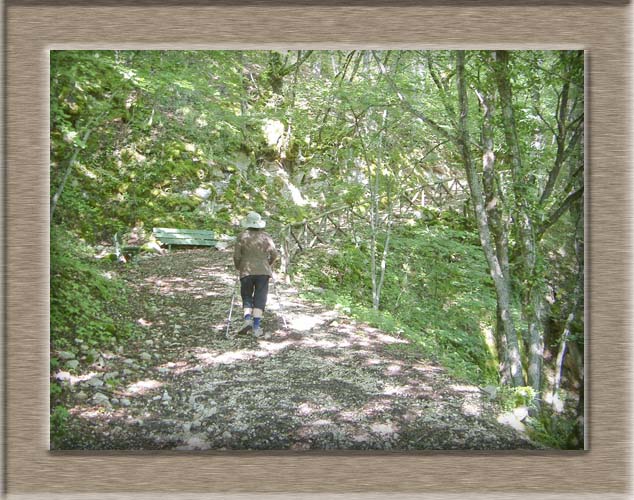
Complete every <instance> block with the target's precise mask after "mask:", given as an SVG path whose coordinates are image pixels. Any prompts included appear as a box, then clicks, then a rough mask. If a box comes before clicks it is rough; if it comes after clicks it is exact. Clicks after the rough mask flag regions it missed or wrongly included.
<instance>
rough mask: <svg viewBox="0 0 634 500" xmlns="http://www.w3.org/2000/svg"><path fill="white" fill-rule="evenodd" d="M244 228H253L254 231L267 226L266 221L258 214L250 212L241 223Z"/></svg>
mask: <svg viewBox="0 0 634 500" xmlns="http://www.w3.org/2000/svg"><path fill="white" fill-rule="evenodd" d="M240 224H241V225H242V227H246V228H249V227H251V228H253V229H262V228H263V227H264V226H266V221H264V220H262V217H261V216H260V214H259V213H257V212H249V213H248V214H247V216H246V217H245V218H244V219H242V222H241V223H240Z"/></svg>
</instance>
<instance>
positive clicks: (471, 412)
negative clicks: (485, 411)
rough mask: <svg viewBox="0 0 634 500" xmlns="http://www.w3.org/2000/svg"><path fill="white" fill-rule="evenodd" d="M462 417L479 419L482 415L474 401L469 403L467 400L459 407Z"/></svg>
mask: <svg viewBox="0 0 634 500" xmlns="http://www.w3.org/2000/svg"><path fill="white" fill-rule="evenodd" d="M461 410H462V413H463V415H466V416H468V417H479V416H480V414H481V413H482V407H481V405H479V404H478V403H477V402H476V401H469V400H468V399H467V400H465V401H463V403H462V407H461Z"/></svg>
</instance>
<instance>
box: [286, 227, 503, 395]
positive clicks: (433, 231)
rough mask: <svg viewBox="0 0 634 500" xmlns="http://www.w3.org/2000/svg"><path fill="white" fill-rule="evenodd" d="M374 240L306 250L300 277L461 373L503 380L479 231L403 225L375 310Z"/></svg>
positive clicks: (488, 380)
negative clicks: (490, 333)
mask: <svg viewBox="0 0 634 500" xmlns="http://www.w3.org/2000/svg"><path fill="white" fill-rule="evenodd" d="M367 239H368V238H367V235H365V236H364V238H362V239H361V242H360V243H358V244H354V243H353V242H350V241H348V242H342V243H341V244H340V245H339V248H338V251H337V252H334V251H327V250H323V251H313V252H311V253H310V254H305V255H302V256H301V258H300V260H299V261H298V262H297V263H296V265H295V268H294V269H295V276H296V278H297V279H299V280H301V281H303V282H304V283H305V284H307V285H311V286H317V287H322V288H326V289H327V290H328V292H327V293H322V294H316V295H315V298H316V299H319V300H324V301H326V302H328V303H329V304H330V305H338V306H339V307H340V308H341V309H342V310H343V311H344V312H346V313H349V314H352V315H353V316H355V317H357V318H359V319H361V320H363V321H366V322H368V323H370V324H372V325H374V326H378V327H381V328H383V329H385V330H386V331H389V332H396V333H398V334H402V335H403V336H405V337H407V338H410V339H411V340H412V341H413V342H415V343H416V344H418V345H419V346H420V347H421V348H422V349H423V350H424V351H425V352H426V353H427V355H429V356H432V357H433V358H434V359H437V360H440V361H442V362H443V363H444V364H445V365H446V366H448V367H449V368H450V369H451V370H452V373H453V374H454V375H456V376H458V377H460V378H463V379H466V380H471V381H474V382H477V383H483V384H485V383H492V382H496V381H497V369H496V363H495V362H494V358H493V356H492V353H491V351H490V349H489V347H488V346H487V344H486V342H485V339H484V333H483V329H484V328H490V327H491V324H492V322H493V320H494V317H493V315H494V312H495V296H494V291H493V288H492V285H491V282H490V277H489V275H488V273H487V272H486V263H485V262H484V257H483V255H482V250H481V249H480V248H479V246H478V244H477V236H476V235H474V234H473V233H472V232H466V231H463V230H455V229H452V228H451V227H448V226H442V225H436V226H433V227H427V226H426V225H423V224H418V225H415V226H413V227H399V228H398V229H396V230H395V234H394V235H393V238H392V245H391V246H392V251H391V252H390V255H389V264H388V265H389V269H390V272H389V273H388V275H387V277H386V281H385V285H384V290H383V294H382V300H381V309H380V311H374V310H373V309H372V299H371V277H370V274H369V272H368V269H369V254H368V251H369V250H368V247H367V244H366V243H365V242H366V241H367Z"/></svg>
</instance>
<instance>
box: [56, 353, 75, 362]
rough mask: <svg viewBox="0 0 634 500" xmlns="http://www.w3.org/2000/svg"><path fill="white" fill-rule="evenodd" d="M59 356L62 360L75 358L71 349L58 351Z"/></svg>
mask: <svg viewBox="0 0 634 500" xmlns="http://www.w3.org/2000/svg"><path fill="white" fill-rule="evenodd" d="M57 357H58V358H59V359H61V360H62V361H66V360H69V359H75V355H74V354H73V353H72V352H69V351H62V352H59V353H57Z"/></svg>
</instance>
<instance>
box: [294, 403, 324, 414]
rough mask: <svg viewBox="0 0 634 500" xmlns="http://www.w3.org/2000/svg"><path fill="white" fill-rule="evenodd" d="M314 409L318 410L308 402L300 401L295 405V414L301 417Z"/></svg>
mask: <svg viewBox="0 0 634 500" xmlns="http://www.w3.org/2000/svg"><path fill="white" fill-rule="evenodd" d="M316 411H319V408H318V407H316V406H314V405H311V404H309V403H302V404H300V405H299V406H298V407H297V414H298V415H301V416H303V417H306V416H308V415H311V414H313V413H315V412H316Z"/></svg>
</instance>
